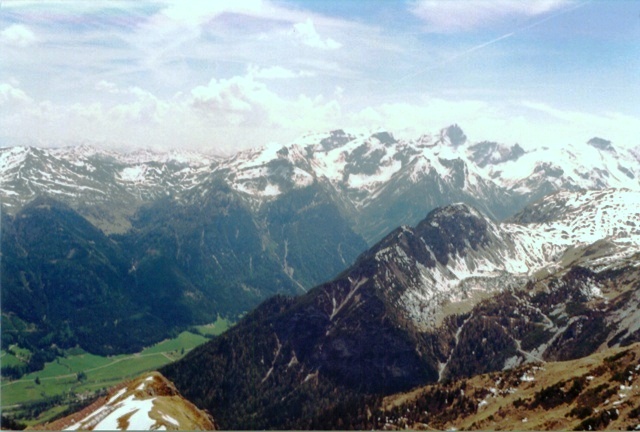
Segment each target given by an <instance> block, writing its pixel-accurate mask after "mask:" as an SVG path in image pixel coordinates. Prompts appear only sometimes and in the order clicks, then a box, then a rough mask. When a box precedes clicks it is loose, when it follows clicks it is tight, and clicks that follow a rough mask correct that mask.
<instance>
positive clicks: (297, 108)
mask: <svg viewBox="0 0 640 432" xmlns="http://www.w3.org/2000/svg"><path fill="white" fill-rule="evenodd" d="M256 71H259V69H257V68H254V69H253V72H252V71H251V70H250V71H248V72H247V73H246V74H245V75H239V76H234V77H232V78H229V79H215V78H214V79H211V80H210V81H209V82H208V83H207V84H206V85H201V86H197V87H194V88H193V89H191V90H190V91H186V92H184V93H178V94H176V95H174V96H171V97H158V96H157V95H154V94H152V93H151V92H149V91H146V90H144V89H141V88H139V87H118V86H117V85H116V84H114V83H111V82H109V81H101V82H98V83H97V84H96V89H100V91H107V92H109V94H110V95H111V97H110V98H109V99H110V100H112V102H110V103H107V102H92V103H75V104H71V105H64V104H62V103H53V102H50V101H47V100H36V99H35V98H34V97H33V96H32V95H29V94H27V93H26V92H24V91H23V90H22V89H20V88H19V87H17V86H13V85H11V84H8V83H0V130H2V131H3V134H2V135H3V139H9V140H10V142H6V143H3V144H19V143H25V142H27V143H30V142H34V141H35V142H38V141H40V142H43V143H46V144H47V145H62V144H67V145H68V144H69V143H73V142H78V141H84V140H85V139H87V137H91V138H92V139H94V140H96V141H104V142H108V143H114V144H117V145H118V146H123V145H125V146H129V147H149V146H155V147H160V148H175V147H181V148H191V149H200V150H205V151H214V152H219V153H227V154H229V153H231V152H234V151H237V150H240V149H244V148H248V147H255V146H258V145H262V144H266V143H268V142H274V141H275V142H281V143H288V142H290V141H292V140H294V139H295V138H297V137H298V136H300V135H302V134H305V133H307V132H318V131H328V130H332V129H336V128H347V129H348V128H357V129H365V130H374V129H379V128H383V129H386V130H390V131H392V132H394V133H396V135H398V136H400V135H402V136H405V137H414V138H415V137H417V136H420V135H422V134H424V133H430V132H431V133H432V132H435V131H438V130H439V129H440V128H442V127H445V126H447V125H450V124H452V123H458V124H459V125H460V126H461V127H462V128H463V129H464V131H465V133H466V134H467V136H468V137H469V139H470V140H472V141H481V140H495V141H500V142H505V143H515V142H518V143H520V144H521V145H523V146H524V147H525V148H526V147H532V146H537V145H542V144H544V145H563V144H566V143H570V142H572V143H581V142H586V141H587V140H588V139H589V138H592V137H593V136H600V137H602V138H605V139H610V140H612V141H613V142H614V145H616V146H621V147H632V146H637V145H638V139H637V137H638V136H640V119H638V118H637V117H632V116H628V115H624V114H621V113H596V114H594V113H585V112H579V111H569V110H562V109H559V108H557V107H554V106H551V105H549V104H545V103H540V102H532V101H524V102H523V101H517V102H506V103H497V102H494V101H492V102H488V101H485V100H447V99H444V98H433V97H428V98H427V97H425V98H424V99H422V100H419V101H416V102H413V103H408V102H402V103H399V102H398V103H385V104H378V105H374V106H368V107H363V108H358V109H352V110H347V109H346V108H345V106H346V105H343V103H346V102H345V101H348V98H347V97H346V95H344V93H345V90H343V89H342V88H340V87H336V88H335V89H333V90H331V92H332V93H333V92H334V91H335V94H333V95H332V96H330V97H325V96H323V95H316V96H309V95H306V94H299V95H298V96H296V97H292V98H286V97H283V96H281V95H280V94H278V93H277V92H276V91H275V90H274V89H273V88H270V87H269V85H268V84H267V83H265V82H263V81H260V80H259V79H258V78H257V76H256ZM113 98H115V99H117V100H118V101H117V102H114V101H113Z"/></svg>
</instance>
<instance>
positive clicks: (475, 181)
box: [0, 125, 640, 243]
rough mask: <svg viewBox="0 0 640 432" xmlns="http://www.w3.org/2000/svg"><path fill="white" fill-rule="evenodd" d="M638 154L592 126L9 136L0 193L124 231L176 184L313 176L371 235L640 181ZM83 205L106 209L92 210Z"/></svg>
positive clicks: (254, 195) (239, 184) (202, 186)
mask: <svg viewBox="0 0 640 432" xmlns="http://www.w3.org/2000/svg"><path fill="white" fill-rule="evenodd" d="M638 154H640V152H633V151H627V150H623V149H619V148H618V147H616V145H615V144H614V143H611V142H609V141H607V140H605V139H603V138H597V137H594V138H593V139H591V140H589V141H588V142H587V143H584V144H582V145H572V146H563V147H562V148H552V147H549V146H541V147H539V148H536V149H532V150H524V149H523V148H522V147H520V146H519V145H518V144H513V145H507V144H501V143H497V142H492V141H481V142H472V141H471V140H470V139H469V138H468V137H467V136H466V135H465V133H464V131H463V130H462V128H461V127H460V126H458V125H452V126H449V127H447V128H444V129H442V130H440V131H437V132H435V133H427V134H423V135H422V136H420V137H419V138H417V139H414V140H405V139H396V138H395V137H394V136H393V134H391V133H389V132H385V131H379V132H376V133H369V134H363V133H349V132H346V131H344V130H334V131H331V132H329V133H324V134H312V135H308V136H305V137H302V138H300V139H298V140H295V141H294V142H293V143H291V144H289V145H285V146H283V145H279V144H271V145H267V146H264V147H260V148H255V149H250V150H244V151H241V152H238V153H237V154H235V155H233V156H230V157H227V158H223V159H216V158H213V157H210V156H202V155H197V154H195V153H186V152H176V151H173V152H165V153H155V152H152V151H149V150H142V151H135V152H131V153H127V154H119V153H116V152H107V151H101V150H97V149H95V148H92V147H90V146H86V145H83V146H79V147H68V148H62V149H40V148H24V147H9V148H3V149H0V180H1V182H2V189H1V191H0V193H1V196H2V203H3V207H4V208H5V211H8V212H10V213H15V212H16V211H18V210H19V209H20V208H21V207H22V206H24V204H25V203H26V202H28V201H30V200H31V199H33V198H34V197H35V196H36V195H39V194H47V195H50V196H53V197H56V198H57V199H60V200H63V201H65V202H67V204H70V205H71V206H72V207H74V208H75V209H76V210H78V211H80V212H81V213H82V214H83V215H85V216H86V217H89V218H90V219H91V218H93V219H92V221H93V222H94V223H96V224H97V225H98V226H100V227H101V228H103V229H105V230H107V231H122V230H126V229H127V227H128V226H129V223H128V222H127V221H128V219H129V218H130V217H131V216H132V214H133V212H135V209H137V208H138V207H139V206H140V205H142V204H144V203H148V202H151V201H154V200H157V199H158V198H160V197H166V196H171V197H175V198H176V199H180V197H181V196H183V195H184V194H185V193H187V194H189V193H190V195H189V196H191V197H192V199H194V197H197V196H201V195H202V194H203V193H206V191H208V190H211V188H212V187H216V186H215V185H216V184H219V183H218V182H220V181H222V182H223V183H226V184H227V185H228V186H229V187H230V188H231V189H232V190H234V191H235V192H236V193H237V194H238V195H239V197H241V199H243V200H245V201H246V202H247V203H249V204H250V205H251V206H252V207H254V208H259V207H260V206H261V205H262V203H264V202H267V201H273V200H278V199H280V198H281V197H284V196H286V195H287V194H289V193H291V192H293V191H296V190H301V189H305V188H307V187H310V186H312V185H320V186H321V187H322V188H323V189H324V190H325V191H326V193H328V194H330V195H332V196H333V199H334V200H335V201H336V202H338V203H339V205H340V207H341V208H342V209H343V211H344V213H345V214H346V215H349V217H351V218H352V219H353V221H354V223H353V225H354V229H355V230H356V231H357V232H358V233H360V234H361V235H362V236H363V237H364V238H365V239H366V240H367V241H369V243H373V242H375V241H377V240H378V239H380V238H382V236H384V235H385V234H386V233H388V232H389V231H390V230H392V229H393V228H395V227H397V226H398V225H402V224H406V225H414V224H416V223H418V222H419V221H420V220H422V219H423V218H424V216H425V215H426V214H427V213H428V212H429V211H430V210H432V209H434V208H437V207H440V206H443V205H447V204H451V203H453V202H465V203H467V204H469V205H472V206H473V207H475V208H477V209H479V210H481V211H482V212H483V213H484V214H487V215H489V216H490V217H492V218H494V219H496V220H502V219H505V218H507V217H509V216H512V215H513V214H515V213H516V212H517V211H519V210H521V209H522V208H524V206H525V205H527V204H529V203H531V202H534V201H536V200H538V199H540V198H542V197H544V196H546V195H547V194H549V193H551V192H555V191H560V190H570V191H573V190H593V189H606V188H626V189H630V190H640V163H639V159H638ZM189 191H191V192H189ZM198 191H199V195H198ZM87 205H94V206H98V207H100V209H101V211H103V212H106V213H107V214H109V215H110V216H109V217H105V218H102V219H100V218H98V217H97V216H96V212H93V214H91V213H90V212H89V211H87V210H86V209H85V207H86V206H87ZM123 207H124V208H126V210H123ZM116 209H117V210H116ZM113 221H116V222H115V223H114V222H113Z"/></svg>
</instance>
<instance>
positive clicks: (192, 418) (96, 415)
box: [35, 372, 216, 430]
mask: <svg viewBox="0 0 640 432" xmlns="http://www.w3.org/2000/svg"><path fill="white" fill-rule="evenodd" d="M35 429H36V430H63V429H64V430H215V429H216V428H215V424H214V422H213V420H212V419H211V417H210V416H209V415H208V414H207V413H206V412H203V411H201V410H199V409H198V408H196V407H195V406H194V405H193V404H192V403H190V402H189V401H187V400H186V399H184V398H183V397H182V396H181V395H180V393H178V391H177V390H176V388H175V386H174V385H173V384H172V383H171V382H169V381H168V380H167V379H166V378H165V377H163V376H162V375H160V374H159V373H157V372H150V373H148V374H145V375H142V376H141V377H138V378H136V379H134V380H132V381H130V382H127V383H124V385H122V386H120V388H114V389H112V390H111V392H110V394H109V395H108V396H107V397H105V398H102V399H100V400H98V401H96V402H95V403H93V404H92V405H91V406H89V407H87V408H85V409H84V410H82V411H81V412H78V413H76V414H73V415H71V416H68V417H65V418H62V419H60V420H56V421H55V422H53V423H51V424H46V425H42V426H38V427H35Z"/></svg>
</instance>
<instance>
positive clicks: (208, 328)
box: [196, 317, 232, 336]
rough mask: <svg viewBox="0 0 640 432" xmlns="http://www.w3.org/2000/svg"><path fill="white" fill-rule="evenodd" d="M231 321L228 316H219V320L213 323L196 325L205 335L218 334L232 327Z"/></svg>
mask: <svg viewBox="0 0 640 432" xmlns="http://www.w3.org/2000/svg"><path fill="white" fill-rule="evenodd" d="M231 324H232V323H231V321H229V320H228V319H226V318H220V317H218V320H217V321H216V322H214V323H212V324H206V325H201V326H196V329H197V330H198V331H199V332H200V333H202V334H203V335H211V336H218V335H219V334H222V333H224V332H225V331H226V330H227V329H228V328H229V327H231Z"/></svg>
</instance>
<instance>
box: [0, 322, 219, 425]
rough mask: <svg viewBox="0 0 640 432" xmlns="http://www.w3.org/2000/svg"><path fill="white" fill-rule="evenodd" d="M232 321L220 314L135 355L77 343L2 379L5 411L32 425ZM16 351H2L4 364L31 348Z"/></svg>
mask: <svg viewBox="0 0 640 432" xmlns="http://www.w3.org/2000/svg"><path fill="white" fill-rule="evenodd" d="M229 326H230V323H229V321H227V320H225V319H218V321H216V322H215V323H212V324H208V325H202V326H197V327H195V328H194V329H193V330H192V331H185V332H182V333H180V334H179V335H178V336H177V337H176V338H174V339H168V340H165V341H162V342H159V343H157V344H155V345H153V346H151V347H148V348H145V349H144V350H142V351H141V352H139V353H136V354H123V355H118V356H110V357H103V356H97V355H93V354H89V353H87V352H84V351H82V350H79V349H77V348H76V349H72V350H68V351H67V352H66V355H65V357H58V358H56V359H55V360H54V361H52V362H50V363H46V365H45V367H44V369H43V370H40V371H36V372H33V373H30V374H27V375H24V376H23V377H22V378H21V379H19V380H14V381H8V380H6V379H4V378H3V379H2V383H1V388H0V395H1V399H0V404H1V406H2V411H3V413H5V414H9V415H11V416H15V417H16V418H18V419H19V421H22V422H24V423H26V424H28V425H32V424H37V423H41V422H44V421H48V420H50V419H52V418H54V417H55V416H56V415H59V414H60V413H62V412H63V411H64V410H65V409H66V407H68V405H69V403H71V402H73V401H76V400H77V399H78V397H86V396H89V395H91V394H93V393H95V392H96V391H99V390H104V389H108V388H110V387H112V386H114V385H116V384H118V383H119V382H121V381H123V380H126V379H129V378H134V377H136V376H138V375H140V374H142V373H144V372H147V371H150V370H155V369H158V368H160V367H162V366H164V365H166V364H168V363H171V362H173V361H175V360H178V359H180V358H182V357H183V356H184V355H185V354H187V353H188V352H189V351H190V350H192V349H193V348H195V347H197V346H198V345H201V344H203V343H204V342H206V341H208V340H209V338H210V337H211V336H215V335H219V334H220V333H222V332H224V331H225V330H226V329H227V328H229ZM16 350H18V351H16ZM12 351H13V352H16V354H17V355H18V356H14V355H12V354H9V353H7V352H4V351H3V352H2V353H1V356H2V357H1V358H0V360H1V362H2V365H17V364H20V362H21V360H20V358H19V357H20V356H26V355H28V351H27V352H24V351H21V350H20V349H19V348H17V347H12ZM49 405H51V406H50V407H49ZM43 406H44V408H43ZM34 407H39V408H38V409H34ZM45 408H46V409H45ZM36 414H37V415H36Z"/></svg>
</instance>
